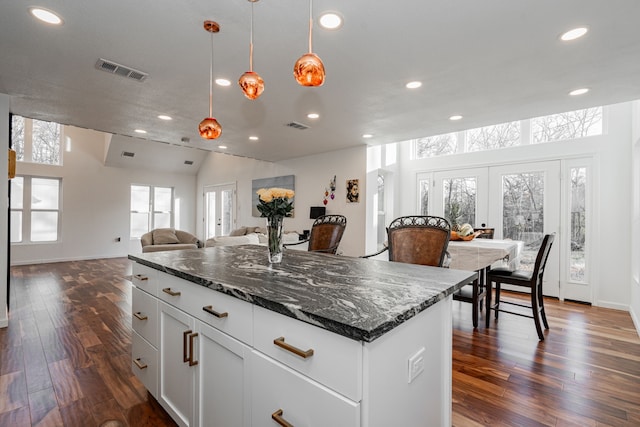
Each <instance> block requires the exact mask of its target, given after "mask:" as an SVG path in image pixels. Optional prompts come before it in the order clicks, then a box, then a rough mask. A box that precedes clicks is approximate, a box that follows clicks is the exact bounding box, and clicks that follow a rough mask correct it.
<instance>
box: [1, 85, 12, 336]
mask: <svg viewBox="0 0 640 427" xmlns="http://www.w3.org/2000/svg"><path fill="white" fill-rule="evenodd" d="M9 100H10V98H9V96H8V95H5V94H2V93H0V176H7V150H8V148H9ZM0 187H1V188H0V246H1V247H2V250H0V328H4V327H5V326H7V325H8V324H9V318H8V316H7V269H8V265H7V251H6V247H7V242H8V241H9V237H8V233H7V225H8V214H7V211H8V209H9V206H8V203H7V202H8V197H9V191H8V186H7V185H2V186H0Z"/></svg>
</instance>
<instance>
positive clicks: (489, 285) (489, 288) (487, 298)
mask: <svg viewBox="0 0 640 427" xmlns="http://www.w3.org/2000/svg"><path fill="white" fill-rule="evenodd" d="M492 290H493V289H492V283H491V281H489V280H488V281H487V294H486V296H485V297H484V298H485V304H486V307H485V308H486V310H485V313H484V325H485V326H486V327H487V328H488V327H489V321H490V320H491V316H490V314H491V292H492Z"/></svg>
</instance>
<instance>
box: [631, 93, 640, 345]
mask: <svg viewBox="0 0 640 427" xmlns="http://www.w3.org/2000/svg"><path fill="white" fill-rule="evenodd" d="M631 141H632V144H631V146H632V155H631V158H632V159H633V174H632V176H633V185H632V191H633V193H632V197H631V199H632V200H631V204H632V210H631V212H632V214H631V218H632V223H631V234H632V235H633V236H638V235H640V101H635V102H634V103H633V109H632V131H631ZM631 245H632V247H631V272H630V275H631V280H630V281H629V282H630V287H631V303H630V310H629V311H630V313H631V318H632V319H633V323H634V324H635V325H636V330H637V331H638V335H640V239H637V238H634V239H631Z"/></svg>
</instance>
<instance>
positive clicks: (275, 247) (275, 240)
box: [267, 215, 284, 264]
mask: <svg viewBox="0 0 640 427" xmlns="http://www.w3.org/2000/svg"><path fill="white" fill-rule="evenodd" d="M283 222H284V217H283V216H279V215H276V216H272V217H268V218H267V248H268V252H269V263H271V264H277V263H279V262H281V261H282V251H283V249H282V224H283Z"/></svg>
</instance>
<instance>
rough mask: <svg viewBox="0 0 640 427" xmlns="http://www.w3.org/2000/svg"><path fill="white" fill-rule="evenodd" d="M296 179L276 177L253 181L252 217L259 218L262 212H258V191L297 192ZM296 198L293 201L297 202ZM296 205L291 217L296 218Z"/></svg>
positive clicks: (285, 176) (291, 176) (292, 177)
mask: <svg viewBox="0 0 640 427" xmlns="http://www.w3.org/2000/svg"><path fill="white" fill-rule="evenodd" d="M295 186H296V177H295V175H284V176H276V177H273V178H261V179H254V180H253V181H251V216H255V217H259V216H260V211H259V210H258V207H257V206H258V204H259V203H260V202H259V201H258V194H256V191H258V190H259V189H261V188H274V187H275V188H286V189H287V190H293V191H296V188H295ZM295 199H296V198H295V196H294V197H293V200H295ZM295 211H296V210H295V203H294V209H293V210H292V211H291V217H293V216H295Z"/></svg>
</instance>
